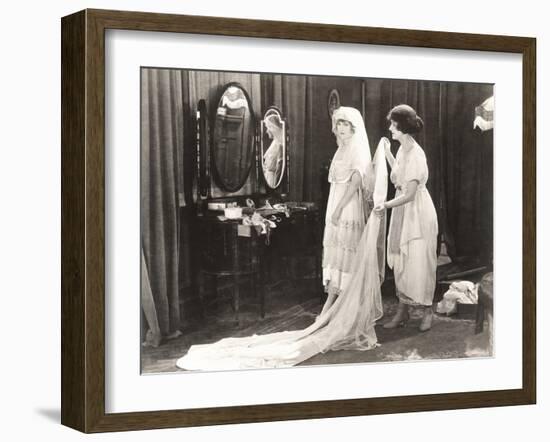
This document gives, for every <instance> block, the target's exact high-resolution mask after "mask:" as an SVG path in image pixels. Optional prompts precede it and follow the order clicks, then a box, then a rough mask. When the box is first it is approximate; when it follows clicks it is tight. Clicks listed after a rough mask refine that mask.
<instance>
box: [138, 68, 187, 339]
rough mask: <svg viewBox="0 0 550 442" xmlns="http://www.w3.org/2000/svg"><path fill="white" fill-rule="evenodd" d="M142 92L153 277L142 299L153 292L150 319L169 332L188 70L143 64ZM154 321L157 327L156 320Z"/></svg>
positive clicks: (174, 316)
mask: <svg viewBox="0 0 550 442" xmlns="http://www.w3.org/2000/svg"><path fill="white" fill-rule="evenodd" d="M141 92H142V94H141V97H142V106H141V130H142V132H141V241H142V251H143V261H144V264H143V265H144V267H145V269H142V280H148V281H149V287H147V284H143V285H142V291H146V293H142V299H149V300H150V299H151V298H152V302H147V303H143V304H142V307H143V308H144V309H148V310H147V311H145V317H146V318H147V320H149V318H152V317H154V316H156V318H157V321H158V326H159V328H160V333H161V334H162V335H164V336H169V335H172V334H174V333H177V331H178V329H179V327H180V304H179V295H178V264H179V260H178V257H179V254H178V240H179V235H178V229H179V223H178V221H179V215H178V164H179V162H178V152H180V151H182V149H183V98H182V73H181V71H176V70H162V69H143V70H142V72H141ZM143 276H145V278H144V277H143ZM149 288H150V293H149ZM144 294H145V295H146V296H144ZM148 326H149V328H150V329H152V330H153V329H154V327H153V326H152V324H148Z"/></svg>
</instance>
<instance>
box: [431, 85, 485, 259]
mask: <svg viewBox="0 0 550 442" xmlns="http://www.w3.org/2000/svg"><path fill="white" fill-rule="evenodd" d="M491 95H493V86H492V85H487V84H467V83H446V84H445V93H444V96H443V99H442V102H443V106H444V108H445V110H446V115H445V118H444V121H443V145H444V149H443V154H444V157H443V158H442V165H441V168H442V174H443V180H442V181H443V191H444V195H445V203H446V217H447V219H446V221H447V223H446V226H447V230H446V231H445V233H446V236H447V238H446V239H447V240H448V244H449V253H450V255H451V257H457V258H460V257H466V256H477V257H479V258H480V259H481V261H483V262H482V264H490V261H491V256H492V232H493V226H492V219H493V202H492V197H493V131H492V130H491V131H488V132H486V133H481V132H480V130H479V129H476V130H474V129H473V120H474V109H475V107H476V106H479V105H480V104H481V103H482V102H483V101H484V100H485V99H487V98H489V97H490V96H491Z"/></svg>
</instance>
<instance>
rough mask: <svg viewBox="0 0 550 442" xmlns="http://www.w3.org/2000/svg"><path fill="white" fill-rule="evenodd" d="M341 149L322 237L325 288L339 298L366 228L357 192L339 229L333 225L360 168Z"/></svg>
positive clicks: (333, 169)
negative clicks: (356, 171)
mask: <svg viewBox="0 0 550 442" xmlns="http://www.w3.org/2000/svg"><path fill="white" fill-rule="evenodd" d="M347 148H349V147H340V148H339V149H338V151H337V152H336V154H335V155H334V158H333V160H332V163H331V166H330V170H329V181H330V182H331V185H330V192H329V197H328V202H327V211H326V216H325V231H324V235H323V284H324V286H325V292H327V293H329V294H335V295H339V294H340V293H341V292H342V291H344V290H345V288H346V287H347V285H348V283H349V279H350V277H351V271H352V265H353V263H354V260H355V257H356V252H357V247H358V244H359V240H360V238H361V234H362V233H363V229H364V228H365V219H366V216H365V215H366V210H365V209H366V207H365V204H366V203H365V204H364V197H363V192H362V190H361V189H358V190H357V192H356V193H355V194H354V195H353V196H352V198H351V199H350V201H349V202H348V204H346V206H345V207H344V208H343V209H342V215H341V216H340V219H339V221H338V225H337V226H335V225H334V224H332V221H331V218H332V214H333V212H334V209H335V208H336V206H337V205H338V203H339V201H340V200H341V199H342V198H343V197H344V194H345V193H346V189H347V187H348V186H349V185H350V184H351V177H352V175H353V172H354V171H355V170H357V165H356V164H353V162H351V161H346V160H345V159H342V158H349V155H346V152H345V150H344V149H347Z"/></svg>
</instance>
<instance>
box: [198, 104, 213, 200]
mask: <svg viewBox="0 0 550 442" xmlns="http://www.w3.org/2000/svg"><path fill="white" fill-rule="evenodd" d="M196 158H197V160H196V161H197V164H196V173H197V197H198V198H197V199H198V200H206V199H209V198H210V197H211V189H210V176H211V171H210V167H211V164H210V126H209V116H208V108H207V105H206V100H204V99H202V98H201V99H200V100H199V103H198V105H197V155H196Z"/></svg>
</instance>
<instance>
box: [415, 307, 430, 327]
mask: <svg viewBox="0 0 550 442" xmlns="http://www.w3.org/2000/svg"><path fill="white" fill-rule="evenodd" d="M433 318H434V312H433V309H432V308H431V307H429V308H426V309H425V310H424V316H423V317H422V321H421V322H420V326H419V327H418V329H419V330H420V331H421V332H425V331H428V330H429V329H431V328H432V321H433Z"/></svg>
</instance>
